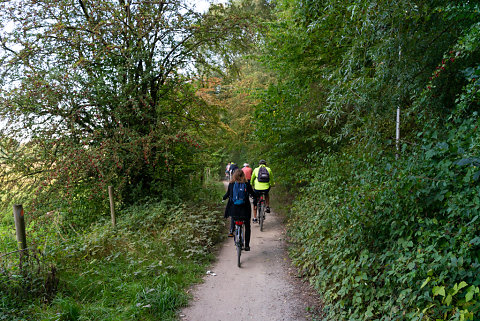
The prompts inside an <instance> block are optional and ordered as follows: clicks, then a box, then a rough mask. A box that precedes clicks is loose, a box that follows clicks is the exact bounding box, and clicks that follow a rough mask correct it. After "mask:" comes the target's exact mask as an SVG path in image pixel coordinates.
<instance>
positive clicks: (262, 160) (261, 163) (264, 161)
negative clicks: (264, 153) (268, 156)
mask: <svg viewBox="0 0 480 321" xmlns="http://www.w3.org/2000/svg"><path fill="white" fill-rule="evenodd" d="M258 164H260V165H267V161H266V160H264V159H261V160H260V161H259V162H258Z"/></svg>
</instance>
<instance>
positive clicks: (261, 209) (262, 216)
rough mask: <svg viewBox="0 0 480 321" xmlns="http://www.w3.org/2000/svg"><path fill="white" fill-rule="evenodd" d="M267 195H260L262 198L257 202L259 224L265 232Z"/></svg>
mask: <svg viewBox="0 0 480 321" xmlns="http://www.w3.org/2000/svg"><path fill="white" fill-rule="evenodd" d="M265 208H266V204H265V194H264V193H260V197H259V198H258V202H257V218H258V224H259V225H260V231H261V232H263V222H264V221H265Z"/></svg>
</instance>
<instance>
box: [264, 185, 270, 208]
mask: <svg viewBox="0 0 480 321" xmlns="http://www.w3.org/2000/svg"><path fill="white" fill-rule="evenodd" d="M269 192H270V187H269V188H268V189H267V190H265V205H266V206H267V213H270V193H269Z"/></svg>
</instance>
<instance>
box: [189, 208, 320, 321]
mask: <svg viewBox="0 0 480 321" xmlns="http://www.w3.org/2000/svg"><path fill="white" fill-rule="evenodd" d="M250 247H251V251H250V252H245V251H242V256H241V268H238V267H237V261H236V260H237V257H236V251H235V246H234V244H233V239H232V238H228V239H227V240H225V242H224V243H223V244H222V246H221V248H220V250H219V252H218V258H217V261H216V262H215V263H214V264H213V265H212V266H211V267H210V268H209V272H210V273H208V274H207V273H206V274H205V278H204V283H201V284H198V285H196V286H195V287H194V288H193V289H192V294H193V297H194V299H193V300H192V301H191V303H190V305H189V306H188V307H186V308H185V309H183V310H182V311H181V312H180V319H181V320H185V321H227V320H228V321H246V320H259V321H290V320H291V321H293V320H295V321H303V320H310V318H309V316H308V313H307V312H306V308H307V307H308V306H310V304H311V301H312V300H311V299H312V298H311V297H310V296H309V294H308V293H306V292H305V291H304V287H303V286H301V285H300V284H299V281H298V279H297V278H296V277H295V273H294V272H293V269H292V268H291V267H290V264H289V260H288V255H287V253H286V246H285V230H284V225H283V223H282V220H281V218H280V217H279V215H277V214H276V213H274V212H273V211H272V213H267V218H266V220H265V223H264V228H263V232H260V228H259V225H258V224H252V237H251V241H250ZM205 272H207V271H205ZM309 301H310V303H308V302H309Z"/></svg>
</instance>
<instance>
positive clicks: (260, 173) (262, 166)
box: [251, 159, 274, 223]
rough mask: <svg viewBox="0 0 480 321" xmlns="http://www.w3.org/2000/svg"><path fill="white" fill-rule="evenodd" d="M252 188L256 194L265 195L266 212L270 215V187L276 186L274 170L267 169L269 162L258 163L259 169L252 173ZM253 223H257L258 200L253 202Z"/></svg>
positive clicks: (261, 161)
mask: <svg viewBox="0 0 480 321" xmlns="http://www.w3.org/2000/svg"><path fill="white" fill-rule="evenodd" d="M251 182H252V187H253V191H254V192H255V194H260V193H262V194H265V203H266V205H267V208H266V210H265V212H267V213H270V196H269V195H268V192H269V191H270V187H272V186H273V185H274V182H273V175H272V170H271V169H270V168H269V167H267V162H266V161H265V160H264V159H262V160H260V162H258V167H257V168H255V169H254V170H253V173H252V179H251ZM253 222H254V223H257V222H258V219H257V200H256V199H254V200H253Z"/></svg>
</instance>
